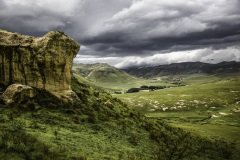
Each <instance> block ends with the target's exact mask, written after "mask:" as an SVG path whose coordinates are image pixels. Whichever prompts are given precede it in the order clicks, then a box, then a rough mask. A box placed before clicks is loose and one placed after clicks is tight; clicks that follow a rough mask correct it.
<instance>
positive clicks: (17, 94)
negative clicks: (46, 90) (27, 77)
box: [2, 84, 36, 105]
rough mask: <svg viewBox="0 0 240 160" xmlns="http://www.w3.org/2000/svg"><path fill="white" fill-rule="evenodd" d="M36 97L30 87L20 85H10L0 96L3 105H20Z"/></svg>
mask: <svg viewBox="0 0 240 160" xmlns="http://www.w3.org/2000/svg"><path fill="white" fill-rule="evenodd" d="M35 96H36V92H35V91H34V89H33V88H32V87H30V86H26V85H22V84H12V85H10V86H8V88H7V89H6V90H5V92H4V93H3V94H2V99H3V101H4V103H5V104H7V105H9V104H21V103H24V102H27V101H29V100H30V99H32V98H34V97H35Z"/></svg>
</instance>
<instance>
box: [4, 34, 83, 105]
mask: <svg viewBox="0 0 240 160" xmlns="http://www.w3.org/2000/svg"><path fill="white" fill-rule="evenodd" d="M79 48H80V45H79V44H78V43H77V42H75V41H74V40H73V39H71V38H69V37H68V36H67V35H65V34H64V33H62V32H58V31H51V32H49V33H47V34H45V35H44V36H43V37H32V36H25V35H21V34H17V33H11V32H7V31H4V30H0V84H4V85H5V86H8V85H10V84H13V83H19V84H25V85H28V86H32V87H36V88H39V89H46V90H47V91H49V92H51V93H52V94H54V95H55V96H57V97H59V98H60V97H62V96H63V97H66V96H67V98H65V99H66V101H73V98H74V97H75V95H74V96H73V94H74V92H72V90H71V85H70V84H71V70H72V62H73V58H74V57H75V56H76V54H77V53H78V51H79ZM70 92H71V94H69V93H70ZM65 93H67V95H64V94H65Z"/></svg>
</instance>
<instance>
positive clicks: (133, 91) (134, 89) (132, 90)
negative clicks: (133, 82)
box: [127, 88, 140, 93]
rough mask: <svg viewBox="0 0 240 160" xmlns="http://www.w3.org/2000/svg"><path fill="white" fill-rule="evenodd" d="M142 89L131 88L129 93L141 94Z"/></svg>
mask: <svg viewBox="0 0 240 160" xmlns="http://www.w3.org/2000/svg"><path fill="white" fill-rule="evenodd" d="M139 91H140V89H139V88H130V89H128V90H127V93H135V92H139Z"/></svg>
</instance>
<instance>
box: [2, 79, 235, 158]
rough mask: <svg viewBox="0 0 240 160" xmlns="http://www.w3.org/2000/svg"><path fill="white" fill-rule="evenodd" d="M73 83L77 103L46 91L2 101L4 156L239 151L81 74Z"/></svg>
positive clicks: (221, 155) (168, 155) (162, 155)
mask: <svg viewBox="0 0 240 160" xmlns="http://www.w3.org/2000/svg"><path fill="white" fill-rule="evenodd" d="M72 88H73V89H74V91H75V92H76V93H77V95H78V96H79V98H80V102H79V103H77V104H74V105H69V104H68V105H67V104H61V103H59V100H58V99H56V97H54V96H53V95H51V94H49V93H48V92H46V91H43V90H41V91H38V98H37V99H36V102H35V103H37V104H38V105H37V106H36V104H22V105H18V106H11V107H10V106H5V105H3V104H0V131H1V132H0V159H11V160H24V159H29V160H38V159H42V160H54V159H60V160H61V159H64V160H65V159H69V160H85V159H88V160H95V159H99V160H101V159H102V160H106V159H111V160H120V159H121V160H122V159H124V160H154V159H156V160H159V159H163V160H177V159H189V160H190V159H191V160H198V159H204V160H207V159H219V160H225V159H231V158H232V157H231V156H232V152H235V149H234V147H233V145H231V144H228V143H225V142H223V141H212V140H209V139H208V138H205V137H201V136H196V135H193V134H191V133H189V132H186V131H183V130H182V129H179V128H176V127H172V126H170V125H168V124H166V123H165V122H164V121H162V120H157V119H154V118H148V117H144V116H143V115H141V114H139V113H137V112H135V111H134V110H132V109H130V108H128V106H127V105H126V104H125V103H123V102H121V101H120V100H118V99H116V98H113V97H112V96H111V95H110V94H108V93H105V92H102V91H99V90H96V89H95V88H94V87H92V86H89V85H88V84H85V83H81V82H79V81H78V79H76V78H74V79H73V81H72ZM29 106H31V107H29Z"/></svg>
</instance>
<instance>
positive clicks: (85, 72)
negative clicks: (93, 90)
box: [73, 64, 170, 91]
mask: <svg viewBox="0 0 240 160" xmlns="http://www.w3.org/2000/svg"><path fill="white" fill-rule="evenodd" d="M73 70H74V72H75V75H77V76H80V77H83V79H84V78H85V80H86V79H87V81H89V82H90V83H91V84H93V85H95V86H98V87H102V88H105V89H107V90H123V91H126V90H127V89H129V88H132V87H140V86H142V85H170V84H167V83H165V82H163V81H162V80H147V79H141V78H137V77H133V76H131V75H129V74H127V73H126V72H124V71H122V70H119V69H117V68H114V67H112V66H109V65H107V64H78V65H77V64H75V65H74V67H73ZM89 82H88V83H89Z"/></svg>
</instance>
